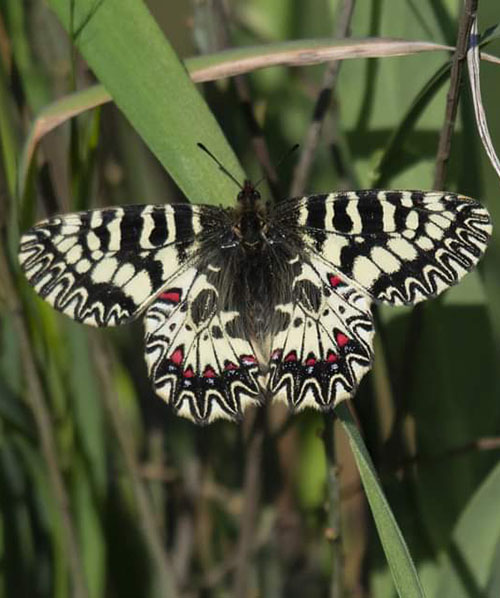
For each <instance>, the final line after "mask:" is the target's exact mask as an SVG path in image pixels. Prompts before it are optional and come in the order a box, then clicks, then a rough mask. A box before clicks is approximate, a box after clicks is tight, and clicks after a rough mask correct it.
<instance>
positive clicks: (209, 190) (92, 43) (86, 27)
mask: <svg viewBox="0 0 500 598" xmlns="http://www.w3.org/2000/svg"><path fill="white" fill-rule="evenodd" d="M48 4H49V5H50V6H51V7H52V8H53V10H54V11H55V12H56V13H57V15H58V17H59V18H60V19H61V21H62V23H63V25H64V27H65V28H66V30H67V31H68V32H69V33H70V34H71V35H73V37H74V38H75V41H76V45H77V47H78V49H79V50H80V52H81V53H82V55H83V56H84V58H85V59H86V61H87V62H88V64H89V66H90V67H91V68H92V70H93V71H94V73H95V74H96V75H97V77H98V78H99V79H100V80H101V82H102V83H103V84H104V85H105V86H106V89H107V90H108V91H109V93H110V94H111V96H112V97H113V99H114V101H115V102H116V104H117V106H118V107H119V108H120V110H122V111H123V113H124V114H125V116H126V117H127V118H128V119H129V121H130V122H131V123H132V124H133V126H134V127H135V128H136V129H137V131H138V132H139V133H140V135H141V136H142V137H143V139H144V140H145V141H146V143H147V144H148V146H149V148H150V149H151V150H152V151H153V153H154V154H155V155H156V157H157V158H158V159H159V160H160V162H161V163H162V164H163V166H164V167H165V168H166V169H167V170H168V172H169V173H170V175H171V176H172V178H173V179H174V180H175V181H176V183H177V184H178V185H179V187H180V188H181V189H182V191H183V192H184V194H185V195H186V196H187V197H188V198H189V199H191V200H192V201H193V202H196V203H211V204H220V203H224V202H227V203H230V202H232V201H233V198H234V195H235V186H234V183H232V182H231V181H230V180H229V179H228V178H227V177H224V176H223V175H222V174H221V173H219V172H218V171H217V168H216V167H215V166H214V164H213V163H212V162H211V161H210V160H209V159H208V158H207V156H205V155H204V154H203V153H202V152H201V151H200V150H199V149H198V147H197V146H196V143H197V142H198V141H201V142H203V143H205V145H207V146H208V147H210V149H211V150H212V151H213V152H214V154H216V155H217V157H218V158H219V159H220V160H221V161H222V162H223V163H224V165H225V166H226V167H227V168H228V170H230V171H231V172H233V173H234V175H235V176H236V177H237V178H238V179H243V178H244V175H243V172H242V170H241V167H240V166H239V164H238V161H237V159H236V157H235V156H234V154H233V152H232V150H231V148H230V147H229V145H228V143H227V142H226V140H225V138H224V135H223V134H222V132H221V130H220V128H219V127H218V125H217V122H216V121H215V118H214V117H213V115H212V114H211V112H210V110H209V109H208V107H207V105H206V104H205V102H204V100H203V98H202V97H201V96H200V94H199V93H198V91H197V90H196V87H195V86H194V84H193V83H192V82H191V80H190V78H189V75H188V74H187V72H186V69H185V67H184V65H183V64H182V63H181V61H180V60H179V59H178V57H177V55H176V54H175V52H174V51H173V50H172V48H171V46H170V45H169V43H168V41H167V40H166V39H165V37H164V36H163V34H162V32H161V31H160V29H159V27H158V26H157V24H156V22H155V21H154V19H153V17H152V16H151V14H150V13H149V11H148V9H147V8H146V5H145V4H144V3H142V2H137V1H136V0H106V1H105V2H102V1H100V2H96V1H95V0H75V3H74V5H75V11H74V20H73V23H70V2H68V1H67V0H49V2H48Z"/></svg>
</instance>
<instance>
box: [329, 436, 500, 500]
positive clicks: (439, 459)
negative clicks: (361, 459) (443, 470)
mask: <svg viewBox="0 0 500 598" xmlns="http://www.w3.org/2000/svg"><path fill="white" fill-rule="evenodd" d="M499 450H500V436H485V437H483V438H478V439H477V440H473V441H471V442H467V443H465V444H462V445H460V446H455V447H452V448H450V449H447V450H445V451H442V452H440V453H436V454H434V455H426V454H422V453H415V454H414V455H409V456H408V457H404V458H403V459H400V460H399V461H398V462H396V463H394V460H393V459H391V461H390V462H389V463H383V462H381V463H380V464H379V466H378V467H377V470H378V472H379V475H380V480H381V481H382V483H383V484H384V483H385V482H390V480H393V479H394V476H397V475H400V474H402V473H405V472H406V471H408V470H409V469H411V468H413V467H415V466H418V467H419V468H420V467H423V468H425V467H428V466H433V465H436V464H439V463H445V462H447V461H449V460H450V459H456V458H459V457H462V456H464V455H470V454H471V453H474V452H486V451H499ZM362 490H363V486H362V485H361V483H360V482H359V481H356V482H355V483H352V484H349V485H347V486H344V487H343V488H342V490H341V495H340V500H341V501H344V500H349V499H350V498H351V497H352V496H355V495H356V494H358V493H359V492H361V491H362Z"/></svg>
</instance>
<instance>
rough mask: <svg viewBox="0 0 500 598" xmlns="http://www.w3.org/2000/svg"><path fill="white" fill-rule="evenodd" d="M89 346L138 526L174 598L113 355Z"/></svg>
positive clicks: (167, 597)
mask: <svg viewBox="0 0 500 598" xmlns="http://www.w3.org/2000/svg"><path fill="white" fill-rule="evenodd" d="M90 343H91V348H92V356H93V358H94V363H95V367H96V371H97V374H98V376H99V380H100V383H101V386H102V393H101V396H102V398H103V401H104V405H105V407H106V410H107V412H108V416H109V418H110V420H111V424H112V426H113V429H114V432H115V434H116V437H117V440H118V444H119V446H120V449H121V451H122V454H123V458H124V462H125V467H126V469H127V472H128V475H129V477H130V481H131V483H132V488H133V490H134V494H135V498H136V501H137V510H138V514H139V524H140V526H141V528H142V531H143V533H144V539H145V542H146V544H147V546H148V548H149V550H150V553H151V556H152V557H153V559H154V561H155V565H156V570H157V572H158V576H159V579H160V582H161V589H160V595H161V596H163V597H164V598H175V597H176V596H177V595H178V592H177V588H176V583H175V575H174V570H173V567H172V564H171V562H170V558H169V556H168V554H167V552H166V550H165V547H164V545H163V541H162V538H161V536H160V532H159V530H158V525H157V522H156V518H155V514H154V510H153V507H152V504H151V499H150V497H149V496H148V494H147V491H146V488H145V485H144V482H143V480H142V478H141V473H140V468H139V466H138V463H137V459H136V456H135V453H134V447H133V444H132V438H131V435H130V433H129V432H128V430H127V426H126V423H125V420H124V418H123V416H122V413H121V410H120V407H119V405H118V402H117V400H116V399H117V397H116V392H115V391H114V390H113V384H112V381H111V377H110V372H111V370H112V368H111V359H110V355H109V352H108V351H106V350H105V349H104V348H103V347H102V345H101V343H100V342H97V340H96V339H95V338H94V337H93V335H91V337H90Z"/></svg>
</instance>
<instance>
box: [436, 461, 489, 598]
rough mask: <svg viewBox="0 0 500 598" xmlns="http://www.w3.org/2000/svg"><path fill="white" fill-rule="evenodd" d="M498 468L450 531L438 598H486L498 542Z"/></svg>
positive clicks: (480, 488) (483, 484) (479, 489)
mask: <svg viewBox="0 0 500 598" xmlns="http://www.w3.org/2000/svg"><path fill="white" fill-rule="evenodd" d="M499 498H500V464H497V466H496V467H495V468H494V469H493V470H492V471H491V473H490V474H489V476H488V477H487V478H486V480H485V481H484V482H483V483H482V484H481V486H480V487H479V488H478V490H477V491H476V492H475V494H474V495H473V497H472V498H471V500H470V501H469V503H468V504H467V506H466V508H465V509H464V511H463V513H462V515H461V516H460V519H459V520H458V523H457V525H456V527H455V530H454V531H453V534H452V538H451V543H450V545H449V547H448V550H447V553H446V556H445V559H444V564H443V567H442V569H441V571H442V573H441V576H440V579H439V583H438V585H437V591H436V594H435V595H436V597H438V596H439V598H448V597H449V598H480V597H481V598H486V596H489V595H491V596H493V594H488V593H486V590H487V587H488V582H489V580H490V577H491V576H493V575H494V563H495V557H496V552H497V546H498V544H499V541H500V517H499V516H498V505H499Z"/></svg>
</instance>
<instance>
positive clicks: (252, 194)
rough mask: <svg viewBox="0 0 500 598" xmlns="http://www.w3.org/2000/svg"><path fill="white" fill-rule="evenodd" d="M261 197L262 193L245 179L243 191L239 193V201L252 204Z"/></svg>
mask: <svg viewBox="0 0 500 598" xmlns="http://www.w3.org/2000/svg"><path fill="white" fill-rule="evenodd" d="M259 199H260V193H259V192H258V191H257V189H256V188H255V186H254V185H253V184H252V183H251V181H249V180H248V179H245V181H244V183H243V187H242V188H241V191H240V192H239V193H238V201H239V202H240V203H242V204H243V205H247V206H252V205H254V204H255V203H256V202H257V201H259Z"/></svg>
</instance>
